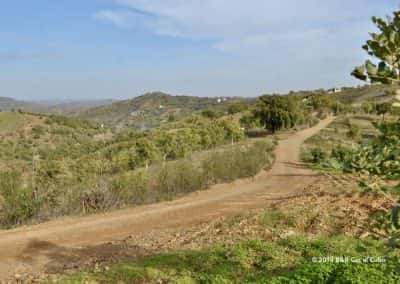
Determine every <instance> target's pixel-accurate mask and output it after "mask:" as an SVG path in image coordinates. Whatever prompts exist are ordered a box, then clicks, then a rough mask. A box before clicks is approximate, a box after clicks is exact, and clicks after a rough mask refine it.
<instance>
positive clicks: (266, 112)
mask: <svg viewBox="0 0 400 284" xmlns="http://www.w3.org/2000/svg"><path fill="white" fill-rule="evenodd" d="M301 115H302V113H301V111H300V108H299V99H298V98H297V97H294V96H279V95H273V96H270V95H266V96H262V97H260V99H259V102H258V104H257V107H256V109H255V111H254V117H256V118H257V119H259V120H260V123H261V124H263V125H264V126H265V128H266V129H268V130H270V131H271V132H275V131H277V130H280V129H283V128H290V127H293V126H295V125H296V123H297V122H298V120H299V119H300V118H301Z"/></svg>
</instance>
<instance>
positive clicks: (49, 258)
mask: <svg viewBox="0 0 400 284" xmlns="http://www.w3.org/2000/svg"><path fill="white" fill-rule="evenodd" d="M332 120H333V118H327V119H325V120H323V121H321V122H320V123H319V124H318V125H316V126H315V127H312V128H309V129H306V130H302V131H299V132H297V133H295V134H293V135H291V136H290V137H289V138H287V139H286V140H282V141H280V143H279V145H278V147H277V149H276V161H275V163H274V166H273V167H272V169H271V170H269V171H263V172H261V173H259V174H258V175H257V176H256V177H254V178H248V179H241V180H238V181H235V182H233V183H229V184H219V185H215V186H213V187H211V188H210V189H208V190H205V191H200V192H196V193H192V194H189V195H187V196H185V197H183V198H180V199H177V200H174V201H171V202H162V203H158V204H153V205H146V206H139V207H136V208H131V209H124V210H118V211H114V212H111V213H106V214H96V215H91V216H87V217H79V218H78V217H75V218H63V219H59V220H56V221H52V222H48V223H44V224H40V225H36V226H30V227H23V228H18V229H14V230H9V231H0V280H1V279H7V278H8V277H10V276H12V275H14V273H17V272H18V273H25V272H26V273H38V272H46V271H50V270H51V268H52V267H60V266H61V267H62V266H63V265H64V266H65V265H67V264H71V263H72V262H76V263H78V262H79V261H81V260H84V259H85V258H87V257H90V256H91V255H93V254H97V255H100V256H103V257H108V254H107V250H109V249H110V248H106V247H105V246H104V244H106V243H110V242H113V241H118V240H122V239H126V238H127V237H128V236H130V235H135V234H139V233H140V234H152V233H154V232H156V231H162V230H167V229H171V228H181V227H187V226H191V225H194V224H198V223H200V222H207V221H210V220H213V219H215V218H217V217H222V216H229V215H234V214H238V213H241V212H243V211H246V210H249V209H255V208H260V207H265V206H266V205H268V204H269V203H270V202H271V200H274V199H275V200H276V199H280V198H286V197H289V196H293V195H296V194H299V193H300V192H301V191H302V190H303V189H304V188H305V187H307V186H308V185H310V184H312V183H313V182H315V181H316V180H317V178H318V177H317V175H316V174H315V173H314V172H312V171H311V170H309V169H306V168H304V167H301V164H300V163H299V154H300V148H301V144H302V143H303V141H304V140H305V139H307V138H308V137H310V136H312V135H314V134H315V133H317V132H318V131H319V130H321V129H323V128H325V127H326V126H327V125H328V124H329V123H330V122H331V121H332Z"/></svg>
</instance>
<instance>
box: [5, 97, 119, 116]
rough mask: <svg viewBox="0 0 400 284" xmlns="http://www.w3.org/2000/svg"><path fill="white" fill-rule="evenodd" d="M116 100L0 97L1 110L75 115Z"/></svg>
mask: <svg viewBox="0 0 400 284" xmlns="http://www.w3.org/2000/svg"><path fill="white" fill-rule="evenodd" d="M115 101H116V100H111V99H110V100H81V101H65V102H57V101H41V102H28V101H21V100H16V99H13V98H8V97H0V111H11V110H23V111H28V112H38V113H51V114H60V115H73V114H76V113H77V112H79V111H83V110H87V109H90V108H95V107H98V106H102V105H108V104H111V103H113V102H115Z"/></svg>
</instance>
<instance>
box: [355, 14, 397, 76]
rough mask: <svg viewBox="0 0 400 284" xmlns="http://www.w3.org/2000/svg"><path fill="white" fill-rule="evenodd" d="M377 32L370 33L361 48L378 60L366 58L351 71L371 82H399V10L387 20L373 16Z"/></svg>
mask: <svg viewBox="0 0 400 284" xmlns="http://www.w3.org/2000/svg"><path fill="white" fill-rule="evenodd" d="M372 21H373V23H374V24H375V25H376V26H377V28H378V30H379V32H378V33H371V34H370V35H371V39H369V40H367V42H366V44H365V45H364V46H363V49H364V50H365V51H366V52H367V53H368V55H370V56H372V57H374V58H376V59H377V60H378V61H379V62H378V64H374V63H373V62H372V61H371V60H367V61H366V62H365V64H364V65H362V66H357V67H356V68H355V69H354V70H353V72H352V73H351V74H352V75H353V76H354V77H356V78H357V79H360V80H363V81H369V82H371V83H383V84H393V83H399V82H400V69H399V67H400V65H399V64H400V11H395V12H394V13H393V17H390V18H388V19H387V20H384V19H381V18H378V17H373V18H372Z"/></svg>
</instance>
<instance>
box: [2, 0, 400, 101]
mask: <svg viewBox="0 0 400 284" xmlns="http://www.w3.org/2000/svg"><path fill="white" fill-rule="evenodd" d="M399 4H400V1H398V0H279V1H275V0H247V1H244V0H35V1H33V0H29V1H27V0H12V1H11V0H9V1H2V5H1V9H0V43H1V44H0V66H1V68H0V96H9V97H15V98H19V99H31V100H39V99H94V98H127V97H133V96H137V95H139V94H142V93H144V92H147V91H157V90H160V91H165V92H170V93H174V94H187V95H198V96H218V95H221V96H222V95H223V96H231V95H234V96H256V95H260V94H262V93H271V92H286V91H289V90H298V89H311V88H312V89H314V88H319V87H325V88H327V87H333V86H341V85H355V84H357V81H355V80H353V79H352V78H351V77H350V75H349V73H350V71H351V69H352V67H353V66H354V65H357V64H360V63H361V62H362V61H363V60H364V59H365V55H364V52H363V51H362V50H361V48H360V46H361V45H362V44H363V43H364V41H365V40H366V39H367V38H368V32H370V31H372V30H373V26H372V24H371V21H370V18H371V16H373V15H378V16H385V15H387V14H389V13H390V12H391V11H393V10H394V9H396V8H399V7H400V5H399Z"/></svg>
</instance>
